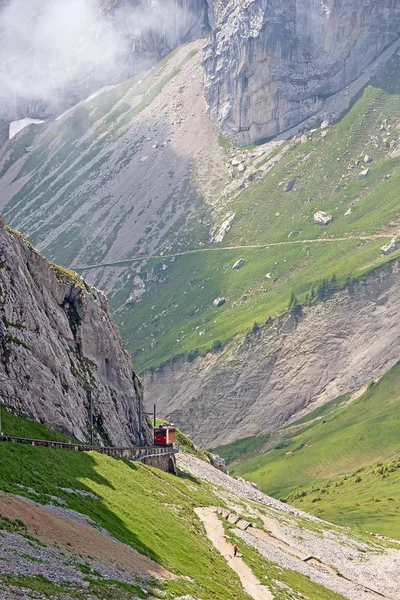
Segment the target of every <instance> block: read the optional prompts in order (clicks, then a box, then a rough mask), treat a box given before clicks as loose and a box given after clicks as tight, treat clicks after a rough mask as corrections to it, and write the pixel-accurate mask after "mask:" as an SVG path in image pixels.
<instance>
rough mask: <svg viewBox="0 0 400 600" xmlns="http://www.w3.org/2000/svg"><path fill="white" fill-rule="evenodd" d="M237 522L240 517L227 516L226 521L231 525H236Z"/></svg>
mask: <svg viewBox="0 0 400 600" xmlns="http://www.w3.org/2000/svg"><path fill="white" fill-rule="evenodd" d="M239 520H240V517H239V516H238V515H234V514H233V513H231V514H230V515H229V516H228V521H229V523H232V525H236V523H237V522H238V521H239Z"/></svg>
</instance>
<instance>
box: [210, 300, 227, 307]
mask: <svg viewBox="0 0 400 600" xmlns="http://www.w3.org/2000/svg"><path fill="white" fill-rule="evenodd" d="M225 302H226V299H225V298H215V300H214V302H213V304H214V306H217V307H219V306H222V305H223V304H225Z"/></svg>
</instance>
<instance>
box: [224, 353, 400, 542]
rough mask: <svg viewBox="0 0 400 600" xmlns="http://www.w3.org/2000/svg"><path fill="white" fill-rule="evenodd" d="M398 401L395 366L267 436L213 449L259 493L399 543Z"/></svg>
mask: <svg viewBox="0 0 400 600" xmlns="http://www.w3.org/2000/svg"><path fill="white" fill-rule="evenodd" d="M399 401H400V365H399V363H397V364H396V365H395V366H394V367H393V368H392V369H390V371H388V372H387V373H386V374H385V375H384V376H383V377H381V378H379V379H377V380H373V381H371V382H370V383H369V385H368V386H364V387H363V388H361V390H359V391H358V392H357V393H355V394H353V395H350V394H346V395H345V396H342V397H340V398H336V399H334V400H332V401H331V402H329V403H328V404H325V405H324V406H322V407H319V408H317V409H315V410H314V411H311V412H309V413H308V414H307V415H305V416H303V417H302V418H301V419H299V420H298V421H295V422H292V423H291V424H290V425H289V426H288V427H284V428H282V429H280V430H278V431H276V432H274V433H273V434H271V435H270V436H262V437H260V438H254V439H252V438H250V439H248V440H242V441H241V442H240V441H239V442H235V443H233V444H231V445H228V446H222V447H219V448H217V449H216V451H217V452H218V453H220V454H221V455H222V456H223V457H225V458H226V459H228V460H229V462H231V463H232V464H231V465H230V472H231V473H232V474H235V475H238V476H242V477H245V478H246V479H249V480H251V481H254V482H256V483H257V484H258V485H260V487H261V489H262V490H263V491H265V492H266V493H270V494H272V495H273V496H275V497H287V499H288V502H290V503H294V505H296V506H301V507H304V508H305V509H306V510H308V511H310V512H312V513H313V514H317V515H318V516H320V517H322V518H326V519H329V520H332V521H333V522H336V523H340V524H344V525H346V524H348V523H351V524H357V526H362V527H366V528H368V529H369V530H370V531H374V532H379V533H382V534H385V535H390V536H392V537H397V538H399V537H400V531H399V528H398V527H397V521H398V519H397V511H398V510H399V506H400V505H399V502H398V494H399V489H400V488H399V486H400V479H399V473H398V468H399V460H398V456H399V452H400V444H399V439H398V428H399V422H398V421H399ZM377 463H378V465H377ZM304 490H305V491H304ZM381 502H383V503H384V504H383V505H381V504H380V503H381Z"/></svg>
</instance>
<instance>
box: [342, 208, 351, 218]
mask: <svg viewBox="0 0 400 600" xmlns="http://www.w3.org/2000/svg"><path fill="white" fill-rule="evenodd" d="M352 212H353V209H352V208H349V210H348V211H347V212H345V213H344V216H345V217H348V216H349V215H351V213H352Z"/></svg>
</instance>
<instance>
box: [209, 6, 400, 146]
mask: <svg viewBox="0 0 400 600" xmlns="http://www.w3.org/2000/svg"><path fill="white" fill-rule="evenodd" d="M213 5H214V25H213V31H212V36H211V40H210V43H209V44H208V47H207V49H206V54H205V71H206V97H207V100H208V103H209V106H210V110H211V114H212V115H213V117H214V118H215V120H216V122H217V123H218V125H219V127H220V128H221V129H223V130H224V131H225V132H227V133H228V134H231V135H232V136H234V137H236V138H237V139H238V141H239V142H241V143H243V144H247V143H249V142H253V141H255V140H261V139H264V138H268V137H271V136H275V135H277V134H279V133H281V132H284V131H286V130H289V129H290V128H292V127H293V126H295V125H298V124H299V123H302V122H303V121H304V120H306V119H307V118H309V117H311V116H313V115H317V114H321V111H322V110H323V108H324V104H325V100H326V99H327V98H328V97H330V96H332V95H333V94H336V93H337V92H339V91H341V90H343V88H345V86H347V85H348V84H350V83H351V82H353V81H354V80H355V79H357V78H358V77H359V76H360V75H361V74H362V73H363V71H364V70H365V69H366V68H367V67H368V66H369V65H370V64H371V63H372V62H373V61H374V60H375V59H376V58H377V57H378V56H379V55H380V54H381V53H382V52H383V51H384V50H385V49H386V48H387V47H388V46H389V45H390V44H392V43H393V42H394V41H395V40H396V39H397V38H398V36H399V29H400V5H399V4H398V3H397V2H393V0H382V1H381V2H376V1H375V0H364V1H361V0H351V1H348V2H342V1H337V0H325V1H324V2H321V0H290V1H288V2H286V1H285V2H283V1H282V0H244V1H243V0H240V1H239V0H230V1H229V2H226V1H222V0H215V1H214V3H213ZM322 114H323V113H322ZM321 120H322V119H321Z"/></svg>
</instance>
